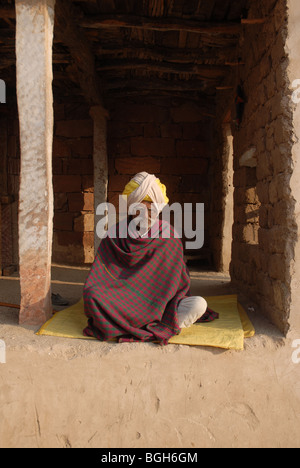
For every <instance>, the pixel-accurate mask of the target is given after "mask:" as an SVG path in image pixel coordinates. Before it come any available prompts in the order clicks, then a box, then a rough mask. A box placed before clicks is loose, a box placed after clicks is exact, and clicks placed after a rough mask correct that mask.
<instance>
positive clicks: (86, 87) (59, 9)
mask: <svg viewBox="0 0 300 468" xmlns="http://www.w3.org/2000/svg"><path fill="white" fill-rule="evenodd" d="M55 21H56V34H58V35H59V36H60V37H61V39H62V41H63V43H64V44H65V45H66V46H67V47H68V48H69V50H70V54H71V57H72V60H73V66H72V73H73V70H74V69H75V72H76V75H77V77H78V83H79V85H80V87H81V89H82V90H83V93H84V96H85V98H86V100H87V101H88V103H89V104H90V105H93V106H98V105H102V95H101V92H100V82H99V77H98V75H97V71H96V67H95V57H94V54H93V52H92V49H91V47H90V44H89V42H88V41H87V39H86V38H85V36H84V34H82V32H81V31H80V29H79V28H78V26H77V23H78V18H77V16H76V13H75V12H74V8H73V5H72V2H71V1H70V0H56V15H55Z"/></svg>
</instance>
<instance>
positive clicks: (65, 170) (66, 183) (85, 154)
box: [53, 102, 94, 264]
mask: <svg viewBox="0 0 300 468" xmlns="http://www.w3.org/2000/svg"><path fill="white" fill-rule="evenodd" d="M54 116H55V129H54V141H53V187H54V209H55V214H54V240H53V261H54V262H59V263H72V264H82V263H91V262H92V261H93V259H94V256H93V253H94V186H93V122H92V120H91V118H90V116H89V109H88V106H86V105H85V104H82V103H76V102H74V103H72V104H63V103H59V102H56V103H55V108H54Z"/></svg>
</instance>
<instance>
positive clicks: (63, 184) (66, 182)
mask: <svg viewBox="0 0 300 468" xmlns="http://www.w3.org/2000/svg"><path fill="white" fill-rule="evenodd" d="M53 187H54V192H55V193H68V192H80V191H81V177H80V176H79V175H54V176H53Z"/></svg>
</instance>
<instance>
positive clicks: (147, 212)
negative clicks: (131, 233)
mask: <svg viewBox="0 0 300 468" xmlns="http://www.w3.org/2000/svg"><path fill="white" fill-rule="evenodd" d="M139 205H143V208H142V209H141V211H140V212H139V211H137V213H136V214H135V215H134V218H136V217H137V216H142V217H144V216H147V217H148V226H149V228H150V227H151V206H152V203H151V202H148V201H142V202H141V203H139Z"/></svg>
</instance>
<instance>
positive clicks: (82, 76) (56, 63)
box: [0, 0, 251, 103]
mask: <svg viewBox="0 0 300 468" xmlns="http://www.w3.org/2000/svg"><path fill="white" fill-rule="evenodd" d="M247 1H248V0H84V1H83V0H78V1H77V0H73V1H72V0H57V5H56V27H55V40H54V47H53V68H54V91H55V93H57V94H63V95H65V96H72V95H84V96H85V97H86V98H87V99H88V100H89V101H90V103H97V101H98V100H101V99H102V97H104V98H105V97H106V96H120V97H121V96H125V95H126V96H131V95H136V94H140V95H145V96H147V95H153V94H156V95H162V94H163V95H175V96H179V95H180V96H193V97H197V98H200V99H201V98H202V97H203V98H207V97H210V96H211V97H212V96H215V95H216V93H217V92H218V90H219V89H220V88H221V89H223V87H224V88H226V87H230V85H232V86H234V84H235V80H234V77H235V76H236V69H237V67H236V64H237V62H238V59H239V57H238V48H237V45H238V43H239V38H240V35H241V34H242V32H243V28H244V27H249V26H244V25H243V24H242V23H247V22H249V21H247ZM250 22H251V21H250ZM14 38H15V14H14V1H13V0H1V5H0V78H2V79H6V80H7V81H9V82H11V83H13V82H14V80H15V49H14V47H15V39H14Z"/></svg>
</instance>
